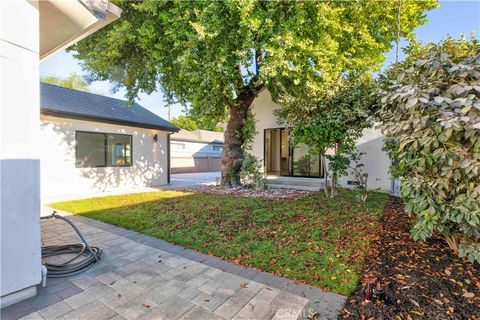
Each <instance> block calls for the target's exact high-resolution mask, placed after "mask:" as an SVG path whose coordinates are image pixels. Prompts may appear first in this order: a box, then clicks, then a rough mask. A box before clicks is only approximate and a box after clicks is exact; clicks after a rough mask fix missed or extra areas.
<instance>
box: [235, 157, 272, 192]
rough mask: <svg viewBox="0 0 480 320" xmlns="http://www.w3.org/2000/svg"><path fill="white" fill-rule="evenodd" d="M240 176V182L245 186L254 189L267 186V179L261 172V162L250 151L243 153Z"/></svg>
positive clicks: (261, 188)
mask: <svg viewBox="0 0 480 320" xmlns="http://www.w3.org/2000/svg"><path fill="white" fill-rule="evenodd" d="M240 177H241V179H242V184H243V185H244V186H246V187H252V188H254V189H256V190H265V189H266V188H267V179H266V177H265V175H264V174H263V170H262V164H261V163H260V161H259V160H258V159H257V158H256V157H255V156H254V155H252V154H250V153H245V156H244V158H243V162H242V169H241V170H240Z"/></svg>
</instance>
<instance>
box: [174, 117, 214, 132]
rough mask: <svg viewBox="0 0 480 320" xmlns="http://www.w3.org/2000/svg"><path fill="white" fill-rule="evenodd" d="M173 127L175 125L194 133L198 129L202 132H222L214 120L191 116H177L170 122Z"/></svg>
mask: <svg viewBox="0 0 480 320" xmlns="http://www.w3.org/2000/svg"><path fill="white" fill-rule="evenodd" d="M170 122H171V123H173V124H174V125H176V126H177V127H179V128H182V129H185V130H188V131H195V130H199V129H203V130H210V131H217V132H222V131H223V129H222V127H219V126H218V122H216V121H215V119H210V118H202V119H198V118H196V117H193V116H189V115H187V116H184V115H181V116H178V117H177V118H173V119H172V120H171V121H170Z"/></svg>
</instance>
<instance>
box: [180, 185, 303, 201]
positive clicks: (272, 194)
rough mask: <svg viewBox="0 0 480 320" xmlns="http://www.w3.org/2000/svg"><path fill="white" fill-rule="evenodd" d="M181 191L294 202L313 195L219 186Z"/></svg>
mask: <svg viewBox="0 0 480 320" xmlns="http://www.w3.org/2000/svg"><path fill="white" fill-rule="evenodd" d="M180 191H186V192H202V193H211V194H218V195H229V196H234V197H244V198H257V199H263V200H293V199H296V198H299V197H303V196H305V195H307V194H310V193H312V192H311V191H305V190H295V189H285V188H267V189H265V190H255V189H253V188H245V187H239V188H230V189H224V188H221V187H218V186H193V187H188V188H182V189H180Z"/></svg>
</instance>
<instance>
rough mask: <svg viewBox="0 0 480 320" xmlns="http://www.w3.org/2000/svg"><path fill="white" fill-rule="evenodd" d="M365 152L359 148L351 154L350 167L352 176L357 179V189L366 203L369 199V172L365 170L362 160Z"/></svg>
mask: <svg viewBox="0 0 480 320" xmlns="http://www.w3.org/2000/svg"><path fill="white" fill-rule="evenodd" d="M363 155H365V152H360V151H358V149H356V148H355V150H354V151H353V152H352V153H351V154H350V160H351V161H352V163H351V164H350V169H351V170H352V171H351V172H352V176H353V179H354V181H355V189H357V190H358V195H359V198H360V200H361V201H362V202H363V203H365V202H367V199H368V184H367V183H368V173H366V172H364V171H363V167H364V164H363V163H362V162H361V160H362V156H363Z"/></svg>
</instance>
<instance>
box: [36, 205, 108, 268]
mask: <svg viewBox="0 0 480 320" xmlns="http://www.w3.org/2000/svg"><path fill="white" fill-rule="evenodd" d="M40 219H42V220H48V219H60V220H63V221H65V222H67V223H68V224H69V225H70V226H71V227H72V228H73V229H74V230H75V232H76V233H77V234H78V236H79V237H80V239H81V240H82V242H81V243H77V244H66V245H58V246H43V247H42V263H43V265H44V266H45V267H46V268H47V270H48V272H47V278H61V277H68V276H73V275H76V274H78V273H80V272H84V271H86V270H88V269H90V268H91V267H93V265H94V264H95V263H96V262H97V261H98V259H100V256H101V254H102V250H101V249H99V248H98V247H91V246H89V245H88V243H87V241H86V240H85V238H84V237H83V234H82V233H81V232H80V230H78V228H77V227H76V226H75V225H74V224H73V223H72V222H71V221H70V220H68V219H67V218H65V217H62V216H60V215H58V214H57V212H56V211H53V213H52V214H51V215H49V216H45V217H41V218H40ZM65 254H76V255H75V256H74V257H73V258H71V259H69V260H67V261H65V262H62V263H51V262H46V258H48V257H52V256H61V255H65Z"/></svg>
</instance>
